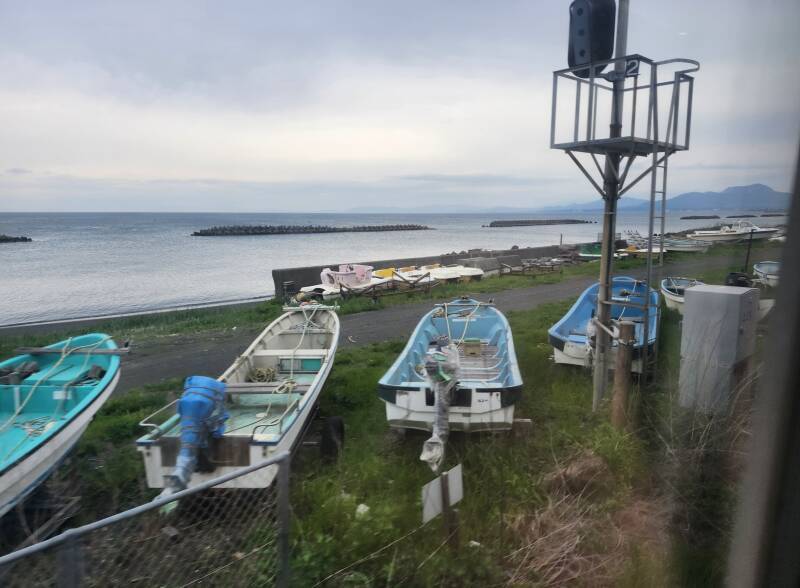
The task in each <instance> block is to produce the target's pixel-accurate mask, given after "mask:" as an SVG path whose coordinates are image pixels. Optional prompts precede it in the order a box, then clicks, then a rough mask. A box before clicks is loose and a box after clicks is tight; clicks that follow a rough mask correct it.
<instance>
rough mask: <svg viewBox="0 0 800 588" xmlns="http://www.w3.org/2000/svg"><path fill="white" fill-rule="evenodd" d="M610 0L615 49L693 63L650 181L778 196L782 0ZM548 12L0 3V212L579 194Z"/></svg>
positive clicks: (557, 8) (799, 83)
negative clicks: (684, 120) (622, 19)
mask: <svg viewBox="0 0 800 588" xmlns="http://www.w3.org/2000/svg"><path fill="white" fill-rule="evenodd" d="M630 4H631V13H630V29H629V39H628V53H639V54H642V55H645V56H647V57H650V58H652V59H655V60H663V59H669V58H676V57H685V58H690V59H695V60H698V61H700V62H701V69H700V71H699V72H698V73H697V74H696V84H695V91H694V112H693V118H692V134H691V148H690V150H689V151H686V152H681V153H678V154H676V155H675V156H674V157H673V158H671V160H670V172H669V174H670V175H669V181H670V183H669V191H670V193H671V194H673V195H675V194H679V193H681V192H687V191H696V190H697V191H705V190H722V189H723V188H725V187H727V186H731V185H742V184H750V183H756V182H760V183H765V184H768V185H770V186H772V187H773V188H775V189H777V190H780V191H788V190H789V189H790V184H791V180H792V174H793V167H794V163H795V157H796V156H797V153H798V136H799V135H800V100H798V99H797V96H798V95H800V74H798V72H797V55H798V54H800V52H798V48H799V46H800V37H798V35H797V32H796V26H797V23H798V22H800V2H797V1H796V0H764V1H759V2H752V1H742V0H734V1H730V0H728V1H725V2H723V1H719V0H707V1H703V2H697V1H696V0H674V1H670V2H663V1H656V0H631V2H630ZM568 6H569V2H568V1H566V0H564V1H562V0H558V1H556V0H538V1H533V0H526V1H514V0H505V1H503V2H483V1H477V0H475V1H472V0H458V1H436V2H430V0H427V1H417V0H405V1H403V2H388V1H385V0H384V1H376V0H365V1H345V0H338V1H337V0H330V1H328V2H314V1H303V2H294V3H288V2H272V1H265V0H260V1H254V2H245V1H235V2H225V3H223V2H211V1H209V2H203V1H197V0H195V1H191V2H188V1H187V2H178V1H174V2H173V1H168V0H162V1H158V2H149V1H146V0H145V1H140V2H127V3H123V2H107V1H92V0H83V1H81V2H63V1H52V2H45V1H41V2H39V1H36V0H31V1H30V2H12V1H5V0H3V1H0V79H2V83H1V84H0V129H2V130H1V131H0V211H2V210H4V211H221V212H245V211H302V210H308V211H329V210H348V209H351V208H362V207H372V206H380V207H401V208H404V209H413V208H414V207H425V206H430V205H436V206H441V205H452V206H453V207H454V208H456V209H457V208H458V207H470V208H475V207H492V206H517V207H528V208H535V207H542V206H549V205H557V204H563V203H568V202H585V201H589V200H591V199H593V198H598V196H597V194H596V193H595V192H593V189H592V188H591V186H590V185H589V183H588V182H587V181H586V179H585V178H583V176H582V175H581V174H580V172H579V171H578V169H577V168H576V167H575V166H574V164H572V163H571V161H570V160H569V159H568V157H567V156H566V155H565V154H564V153H563V152H561V151H558V150H551V149H550V148H549V139H550V112H551V100H552V72H553V71H554V70H556V69H560V68H564V67H566V49H567V31H568V18H569V17H568ZM560 100H561V101H562V102H563V101H565V100H566V98H565V97H564V95H562V96H561V98H560ZM567 106H568V105H566V104H564V105H563V107H565V108H566V107H567ZM561 107H562V103H561V102H559V108H561ZM569 107H570V108H572V107H571V106H569ZM590 165H593V164H591V163H590ZM636 165H637V166H642V165H643V163H641V162H639V163H637V164H636ZM645 184H646V182H643V183H642V186H641V189H639V188H636V189H634V190H632V191H631V192H630V195H632V196H638V197H641V196H643V195H644V194H645V192H644V188H645Z"/></svg>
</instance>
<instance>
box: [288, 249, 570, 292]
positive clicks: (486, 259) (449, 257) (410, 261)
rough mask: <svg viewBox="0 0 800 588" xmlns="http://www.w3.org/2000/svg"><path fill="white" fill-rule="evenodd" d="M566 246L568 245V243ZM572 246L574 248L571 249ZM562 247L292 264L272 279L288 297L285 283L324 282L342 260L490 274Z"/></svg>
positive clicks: (382, 266) (481, 250) (552, 254)
mask: <svg viewBox="0 0 800 588" xmlns="http://www.w3.org/2000/svg"><path fill="white" fill-rule="evenodd" d="M565 248H566V246H565ZM571 248H572V247H570V249H571ZM562 250H563V249H562V247H560V246H558V245H548V246H546V247H523V248H517V249H500V250H485V249H470V250H469V251H462V252H461V253H455V252H454V253H444V254H442V255H429V256H426V257H405V258H402V259H378V260H371V261H356V260H340V261H338V262H336V263H328V264H325V265H313V266H307V267H291V268H283V269H274V270H272V279H273V281H274V282H275V297H276V298H279V299H282V298H284V291H283V285H284V282H294V287H295V288H296V289H300V288H302V287H304V286H313V285H314V284H319V283H320V277H319V274H320V272H321V271H322V270H323V269H325V268H326V267H329V268H331V269H335V268H338V267H339V264H340V263H363V264H366V265H371V266H372V267H374V268H375V269H382V268H389V267H394V268H399V267H406V266H411V265H416V266H420V265H430V264H434V263H440V264H442V265H448V264H454V263H457V264H461V265H465V266H467V267H479V268H481V269H482V270H483V271H484V272H486V273H487V274H488V275H492V274H496V273H498V272H499V271H500V267H501V265H500V264H501V259H500V258H503V257H506V256H509V255H513V256H518V257H520V258H522V259H528V258H535V257H554V256H556V255H558V254H559V253H561V252H562Z"/></svg>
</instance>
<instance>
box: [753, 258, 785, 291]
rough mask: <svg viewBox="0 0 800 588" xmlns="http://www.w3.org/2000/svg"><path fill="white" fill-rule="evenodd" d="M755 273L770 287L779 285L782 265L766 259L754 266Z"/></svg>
mask: <svg viewBox="0 0 800 588" xmlns="http://www.w3.org/2000/svg"><path fill="white" fill-rule="evenodd" d="M753 273H755V275H756V277H758V279H759V280H761V282H762V283H763V284H765V285H767V286H769V287H770V288H777V287H778V279H779V273H780V266H779V265H778V263H777V262H773V261H766V262H761V263H757V264H755V265H754V266H753Z"/></svg>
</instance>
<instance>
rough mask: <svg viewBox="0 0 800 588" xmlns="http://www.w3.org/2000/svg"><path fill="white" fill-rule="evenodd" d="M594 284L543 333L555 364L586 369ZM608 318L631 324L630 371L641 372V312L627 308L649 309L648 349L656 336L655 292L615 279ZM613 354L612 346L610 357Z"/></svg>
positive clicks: (592, 328)
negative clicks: (633, 340)
mask: <svg viewBox="0 0 800 588" xmlns="http://www.w3.org/2000/svg"><path fill="white" fill-rule="evenodd" d="M598 289H599V285H598V284H593V285H591V286H589V287H588V288H587V289H586V290H585V291H584V292H583V294H581V295H580V297H579V298H578V300H577V301H576V302H575V304H573V305H572V308H570V309H569V310H568V311H567V314H565V315H564V316H563V317H562V319H561V320H560V321H558V322H557V323H556V324H554V325H553V326H552V327H550V329H549V330H548V331H547V334H548V336H549V340H550V345H552V346H553V350H554V359H555V362H556V363H564V364H571V365H580V366H588V365H589V364H590V363H591V357H592V356H591V354H592V342H593V340H594V336H595V332H596V327H595V325H594V323H593V322H592V320H593V319H594V317H595V314H596V310H597V292H598ZM611 289H612V300H613V302H614V303H615V304H613V305H612V306H611V318H612V319H613V320H627V321H632V322H633V323H634V324H635V327H634V329H635V338H636V343H635V344H634V347H633V363H632V371H634V372H636V373H641V372H642V360H641V358H642V349H643V347H644V313H643V310H642V308H636V307H634V306H631V304H636V305H639V306H644V304H645V301H647V303H648V305H649V309H648V310H649V316H650V320H649V325H648V337H647V345H648V349H652V348H653V347H654V345H655V343H656V338H657V335H658V319H659V311H658V292H656V291H655V290H654V289H652V288H650V292H649V294H648V293H647V291H646V286H645V284H644V283H643V282H640V281H638V280H635V279H634V278H629V277H622V276H618V277H615V278H614V280H613V283H612V288H611ZM615 351H616V343H615V344H614V348H613V350H612V353H615Z"/></svg>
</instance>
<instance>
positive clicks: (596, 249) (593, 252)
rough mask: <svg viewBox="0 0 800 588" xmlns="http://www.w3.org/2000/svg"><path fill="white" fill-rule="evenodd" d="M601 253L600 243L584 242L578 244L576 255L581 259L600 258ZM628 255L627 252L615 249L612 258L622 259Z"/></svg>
mask: <svg viewBox="0 0 800 588" xmlns="http://www.w3.org/2000/svg"><path fill="white" fill-rule="evenodd" d="M601 254H602V245H601V244H600V243H584V244H583V245H579V246H578V257H580V258H581V259H600V257H601ZM626 257H628V253H627V252H624V251H617V252H616V253H614V259H624V258H626Z"/></svg>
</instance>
